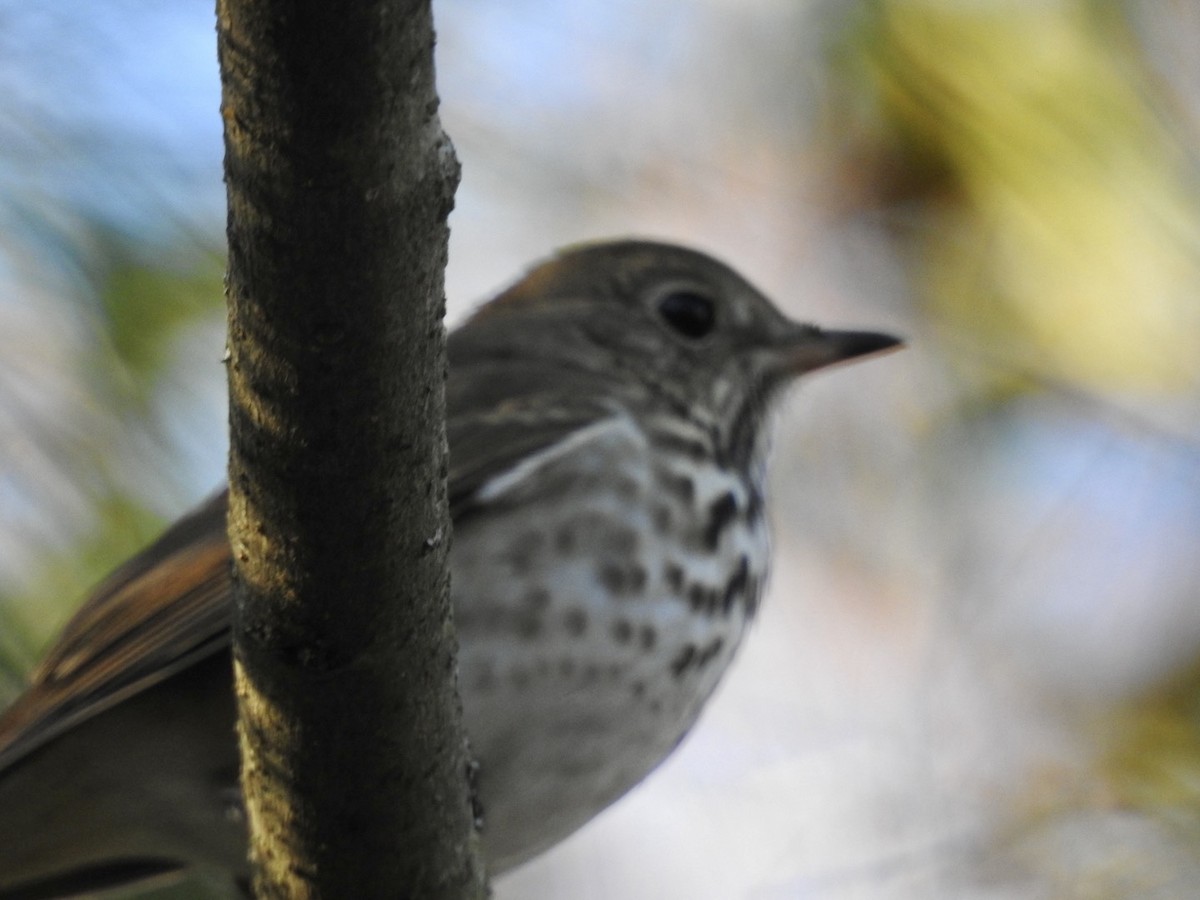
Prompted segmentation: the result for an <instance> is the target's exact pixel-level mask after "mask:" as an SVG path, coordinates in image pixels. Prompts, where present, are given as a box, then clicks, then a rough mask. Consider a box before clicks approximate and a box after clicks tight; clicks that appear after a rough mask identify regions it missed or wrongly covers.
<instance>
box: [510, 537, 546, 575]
mask: <svg viewBox="0 0 1200 900" xmlns="http://www.w3.org/2000/svg"><path fill="white" fill-rule="evenodd" d="M545 542H546V539H545V537H544V536H543V535H542V533H541V532H540V531H527V532H525V533H524V534H522V535H521V536H520V537H519V538H517V540H516V541H515V542H514V543H513V545H512V548H511V549H510V550H509V551H508V555H507V559H508V564H509V565H510V566H511V567H512V570H513V574H515V575H525V574H527V573H528V572H529V571H530V570H531V569H532V568H533V566H534V563H535V562H536V561H537V556H538V553H539V552H540V551H541V549H542V546H543V545H544V544H545Z"/></svg>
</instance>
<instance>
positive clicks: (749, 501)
mask: <svg viewBox="0 0 1200 900" xmlns="http://www.w3.org/2000/svg"><path fill="white" fill-rule="evenodd" d="M762 514H763V497H762V491H760V490H759V489H758V485H756V484H754V483H753V481H751V483H750V484H749V485H747V488H746V521H747V522H749V523H751V524H754V523H756V522H757V521H758V520H759V519H761V518H762Z"/></svg>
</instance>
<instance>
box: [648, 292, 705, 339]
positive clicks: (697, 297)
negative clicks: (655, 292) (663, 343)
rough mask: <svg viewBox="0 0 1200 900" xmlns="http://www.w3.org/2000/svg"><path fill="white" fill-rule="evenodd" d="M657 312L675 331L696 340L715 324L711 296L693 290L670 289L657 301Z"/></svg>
mask: <svg viewBox="0 0 1200 900" xmlns="http://www.w3.org/2000/svg"><path fill="white" fill-rule="evenodd" d="M658 312H659V315H661V316H662V317H663V320H664V321H665V322H666V323H667V324H668V325H670V326H671V328H672V329H674V330H675V331H676V332H677V333H679V334H681V335H683V336H684V337H686V338H691V339H693V340H697V339H699V338H702V337H704V336H705V335H706V334H708V333H709V332H710V331H712V329H713V325H714V324H716V319H717V316H716V309H715V307H714V306H713V302H712V298H710V297H705V296H704V295H703V294H697V293H695V292H694V291H672V292H671V293H669V294H667V295H666V296H665V297H663V298H662V299H661V300H660V301H658Z"/></svg>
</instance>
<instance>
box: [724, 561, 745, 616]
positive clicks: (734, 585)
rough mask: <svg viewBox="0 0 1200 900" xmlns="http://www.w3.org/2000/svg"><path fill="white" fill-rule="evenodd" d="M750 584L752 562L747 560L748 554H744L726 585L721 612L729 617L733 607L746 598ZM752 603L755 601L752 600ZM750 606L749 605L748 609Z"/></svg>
mask: <svg viewBox="0 0 1200 900" xmlns="http://www.w3.org/2000/svg"><path fill="white" fill-rule="evenodd" d="M749 583H750V560H748V559H747V558H746V554H744V553H743V554H742V556H741V558H740V559H739V560H738V567H737V569H735V570H734V573H733V575H732V576H731V577H730V579H729V581H728V582H727V583H726V585H725V593H724V596H723V597H722V599H721V612H723V613H724V614H725V615H727V616H728V615H729V613H730V612H732V611H733V605H734V604H735V603H736V602H737V601H738V600H739V599H744V598H746V588H747V586H748V585H749ZM751 603H753V601H752V600H751ZM748 608H749V604H748V605H747V609H748Z"/></svg>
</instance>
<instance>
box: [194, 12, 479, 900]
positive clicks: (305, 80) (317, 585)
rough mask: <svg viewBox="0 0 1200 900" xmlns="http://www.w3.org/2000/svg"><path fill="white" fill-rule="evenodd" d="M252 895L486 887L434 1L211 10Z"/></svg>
mask: <svg viewBox="0 0 1200 900" xmlns="http://www.w3.org/2000/svg"><path fill="white" fill-rule="evenodd" d="M217 19H218V22H217V24H218V41H219V54H220V62H221V78H222V86H223V102H222V115H223V118H224V122H225V149H226V157H225V178H226V184H227V189H228V199H229V224H228V238H229V272H228V282H227V298H228V303H229V351H228V364H229V393H230V429H231V444H232V446H231V450H230V463H229V474H230V479H229V481H230V523H229V527H230V539H231V542H232V546H233V550H234V559H235V569H236V574H237V578H236V581H237V585H238V589H237V595H238V611H237V615H236V619H235V631H234V654H235V669H236V679H237V692H238V707H239V717H240V722H239V737H240V742H241V748H242V760H243V775H242V789H243V792H244V794H245V798H246V806H247V813H248V819H249V823H250V830H251V857H252V860H253V863H254V871H255V875H254V890H255V893H256V895H257V896H260V897H280V898H283V897H286V898H302V897H325V898H343V897H345V898H356V900H357V898H374V897H380V898H382V897H387V898H395V897H421V898H441V897H455V898H459V897H483V896H485V895H486V886H485V880H484V876H483V870H482V865H481V863H480V858H479V854H478V849H477V844H478V842H477V840H476V835H475V829H474V819H475V816H474V813H473V809H472V805H471V804H472V800H471V797H470V795H469V785H468V782H469V776H468V772H469V769H470V761H469V759H468V755H467V750H466V744H465V740H464V736H463V732H462V724H461V708H460V705H459V701H458V697H457V694H456V690H455V672H456V669H455V663H454V633H453V627H452V622H451V613H450V606H449V595H448V584H449V576H448V570H447V549H448V544H449V518H448V513H447V507H446V489H445V478H446V468H447V461H446V442H445V424H444V396H443V383H444V377H445V333H444V328H443V324H442V317H443V311H444V298H443V271H444V267H445V260H446V241H447V227H446V217H447V215H448V213H449V211H450V209H451V207H452V205H453V198H454V188H455V186H456V184H457V181H458V164H457V161H456V159H455V157H454V153H453V149H452V147H451V145H450V142H449V140H448V139H447V137H446V135H445V134H444V132H443V131H442V129H441V125H440V122H439V120H438V117H437V95H436V92H435V88H434V76H433V42H434V38H433V24H432V17H431V12H430V6H429V2H427V0H426V2H399V0H389V2H346V3H330V2H327V0H218V4H217Z"/></svg>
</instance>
